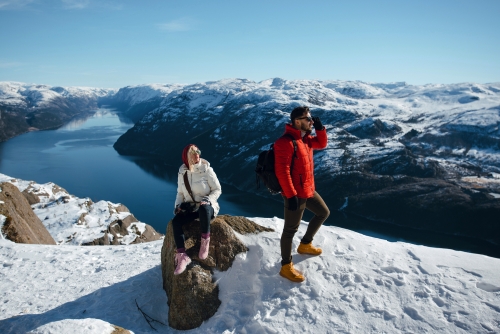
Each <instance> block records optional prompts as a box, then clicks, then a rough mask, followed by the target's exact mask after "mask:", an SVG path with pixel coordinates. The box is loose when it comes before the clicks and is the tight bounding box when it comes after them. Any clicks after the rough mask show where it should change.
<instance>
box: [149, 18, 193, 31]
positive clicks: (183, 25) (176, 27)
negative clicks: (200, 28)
mask: <svg viewBox="0 0 500 334" xmlns="http://www.w3.org/2000/svg"><path fill="white" fill-rule="evenodd" d="M195 25H196V21H195V20H193V19H191V18H189V17H183V18H180V19H177V20H173V21H170V22H167V23H160V24H157V27H158V28H159V29H160V30H165V31H171V32H176V31H189V30H193V29H194V28H195Z"/></svg>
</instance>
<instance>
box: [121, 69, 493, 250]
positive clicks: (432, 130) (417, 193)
mask: <svg viewBox="0 0 500 334" xmlns="http://www.w3.org/2000/svg"><path fill="white" fill-rule="evenodd" d="M499 88H500V84H498V83H496V84H475V83H462V84H453V85H425V86H411V85H406V84H405V83H394V84H369V83H364V82H349V81H316V80H295V81H293V80H284V79H280V78H275V79H269V80H265V81H262V82H253V81H249V80H245V79H227V80H221V81H217V82H206V83H197V84H194V85H186V86H183V87H181V88H179V89H176V90H173V91H172V92H170V93H169V94H168V95H167V96H165V97H164V98H163V99H162V100H161V102H156V103H154V106H151V109H150V111H149V113H147V114H145V116H144V117H143V118H142V119H141V120H140V121H139V122H137V123H136V124H135V126H134V127H133V128H131V129H130V130H129V131H128V132H127V133H125V134H124V135H123V136H121V137H120V138H119V139H118V141H117V142H116V143H115V145H114V147H115V149H116V150H117V151H118V152H119V153H120V154H125V155H146V156H154V157H159V158H161V159H164V160H166V161H167V163H170V164H172V165H177V164H178V163H179V161H180V159H179V158H178V157H179V156H180V153H181V150H182V148H183V147H184V146H185V145H186V144H187V143H197V144H198V145H199V146H200V148H201V150H202V151H203V152H204V155H205V157H206V158H207V159H208V160H209V161H210V162H211V163H212V165H213V166H214V168H215V170H216V172H217V174H218V176H219V178H220V179H221V180H223V181H224V182H226V183H230V184H232V185H235V186H236V187H238V188H239V189H242V190H245V191H252V192H254V191H258V190H257V189H256V188H255V185H254V171H253V170H254V168H255V163H256V158H257V155H258V153H259V152H260V151H261V150H263V149H266V148H268V147H269V145H270V144H271V143H272V142H274V140H276V138H278V137H279V136H280V135H281V134H282V133H283V129H284V125H285V123H287V122H288V121H289V113H290V111H291V110H292V109H293V108H294V107H296V106H299V105H308V106H309V107H310V108H311V110H312V114H313V115H315V116H320V117H321V119H322V122H323V124H325V126H326V128H327V133H328V137H329V143H328V147H327V148H326V149H325V150H322V151H319V152H317V153H316V154H315V162H316V163H315V171H316V176H317V178H316V179H317V182H316V186H317V189H318V191H319V192H320V194H321V195H322V196H323V197H324V198H326V199H327V203H328V204H329V205H330V206H331V209H336V208H340V207H341V206H342V205H343V204H344V203H345V202H346V200H345V199H346V197H347V198H350V201H349V202H348V203H349V205H347V207H346V208H345V210H347V211H350V212H352V213H354V214H358V215H362V216H364V217H369V218H371V219H375V220H383V221H386V222H391V223H396V224H402V225H408V226H418V227H421V228H425V229H437V230H439V231H442V232H450V233H459V234H466V235H470V236H475V237H480V238H486V239H488V240H491V241H494V242H496V243H498V242H500V230H499V229H496V228H493V229H492V226H496V224H494V221H495V219H496V218H495V217H496V216H498V214H500V202H499V201H498V200H497V198H495V196H496V195H495V194H500V187H499V186H498V184H497V183H496V182H493V179H494V177H493V175H495V173H497V174H498V173H500V153H499V152H500V130H499V127H498V125H499V124H500V89H499ZM143 89H144V88H143V87H136V88H133V87H132V88H130V90H129V93H130V94H132V92H133V91H134V90H136V91H137V94H139V92H140V91H141V90H143ZM469 176H480V177H481V178H483V179H484V180H485V182H482V183H481V186H471V184H470V183H467V182H462V181H461V178H462V177H469ZM433 180H441V181H443V182H444V183H442V185H443V186H445V187H446V189H447V191H448V193H447V195H446V196H444V195H443V192H442V191H441V190H440V189H439V188H436V187H432V184H435V182H433ZM380 192H382V193H380ZM364 195H366V196H364ZM376 195H377V196H376ZM380 195H383V196H380ZM389 195H390V196H392V197H389ZM376 198H384V201H381V200H379V201H378V202H374V199H376ZM391 198H399V199H402V201H400V203H399V204H400V205H398V206H394V205H391ZM424 198H432V199H433V200H435V204H434V205H433V206H432V207H430V206H429V205H427V203H426V202H425V201H423V199H424ZM450 198H454V199H457V200H453V201H450V200H449V199H450ZM368 202H370V203H368ZM368 204H369V205H368ZM411 206H413V208H412V209H411V210H410V211H408V212H406V210H407V209H408V208H409V207H411ZM372 208H379V209H380V210H379V212H378V213H376V214H372V212H371V210H372ZM408 213H411V214H408ZM443 220H444V222H443ZM472 221H475V224H476V225H475V228H472V226H471V224H472ZM422 222H425V224H424V225H423V224H422Z"/></svg>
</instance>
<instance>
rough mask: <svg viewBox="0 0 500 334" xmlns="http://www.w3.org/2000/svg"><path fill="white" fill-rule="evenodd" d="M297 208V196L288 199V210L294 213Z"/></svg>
mask: <svg viewBox="0 0 500 334" xmlns="http://www.w3.org/2000/svg"><path fill="white" fill-rule="evenodd" d="M298 207H299V198H298V197H297V196H293V197H290V198H289V199H288V210H290V211H295V210H297V208H298Z"/></svg>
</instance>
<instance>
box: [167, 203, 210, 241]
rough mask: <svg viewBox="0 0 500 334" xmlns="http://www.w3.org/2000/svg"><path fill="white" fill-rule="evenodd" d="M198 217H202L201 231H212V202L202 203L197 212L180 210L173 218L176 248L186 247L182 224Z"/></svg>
mask: <svg viewBox="0 0 500 334" xmlns="http://www.w3.org/2000/svg"><path fill="white" fill-rule="evenodd" d="M196 218H200V224H201V233H208V232H210V220H211V219H212V218H214V209H213V208H212V206H211V205H210V204H203V205H200V208H199V209H198V211H196V212H191V213H185V212H179V213H178V214H176V215H175V217H174V219H172V227H173V229H174V240H175V246H176V248H184V240H185V238H184V230H183V229H182V226H183V225H184V224H187V223H189V222H192V221H193V220H195V219H196Z"/></svg>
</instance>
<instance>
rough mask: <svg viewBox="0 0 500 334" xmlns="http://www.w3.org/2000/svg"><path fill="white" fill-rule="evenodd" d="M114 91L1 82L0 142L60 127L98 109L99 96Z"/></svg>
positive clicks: (102, 96) (107, 94) (103, 96)
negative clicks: (78, 115)
mask: <svg viewBox="0 0 500 334" xmlns="http://www.w3.org/2000/svg"><path fill="white" fill-rule="evenodd" d="M114 93H115V91H114V90H110V89H101V88H90V87H51V86H47V85H35V84H25V83H20V82H7V81H3V82H0V141H4V140H7V139H9V138H12V137H14V136H16V135H19V134H21V133H24V132H27V131H32V130H37V129H39V130H44V129H50V128H56V127H59V126H61V125H63V124H64V123H66V122H67V121H68V120H69V119H71V117H73V116H75V115H77V114H80V113H82V112H84V111H89V110H92V109H95V108H97V106H98V101H99V100H100V99H103V98H105V97H107V96H109V95H110V94H114Z"/></svg>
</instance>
